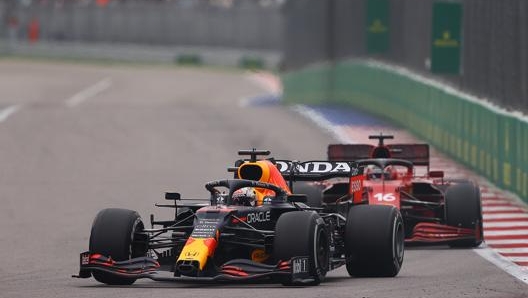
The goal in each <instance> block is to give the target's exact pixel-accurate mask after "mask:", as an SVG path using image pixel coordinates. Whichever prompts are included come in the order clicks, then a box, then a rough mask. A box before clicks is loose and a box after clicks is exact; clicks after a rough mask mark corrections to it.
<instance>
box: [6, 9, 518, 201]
mask: <svg viewBox="0 0 528 298" xmlns="http://www.w3.org/2000/svg"><path fill="white" fill-rule="evenodd" d="M0 24H1V27H0V34H1V35H0V36H1V46H0V51H1V53H2V54H3V55H6V56H9V55H11V56H39V57H42V56H43V57H58V58H64V57H67V58H76V59H77V58H81V59H84V58H88V59H113V60H130V61H151V62H152V61H154V62H161V63H171V64H172V63H176V64H195V65H202V64H205V65H223V66H230V67H233V66H234V67H242V68H250V69H266V70H269V71H272V72H275V74H278V75H280V76H281V77H282V84H283V86H284V94H283V98H284V101H285V102H289V103H310V104H346V105H349V106H352V107H355V108H359V109H363V110H366V111H368V112H371V113H374V114H376V115H379V116H381V117H383V118H387V119H389V120H392V121H393V122H395V123H396V124H399V125H402V126H403V127H406V128H408V129H409V130H410V131H411V132H413V133H415V134H417V135H418V136H420V137H422V138H424V139H425V140H427V141H429V142H431V143H433V144H434V145H436V146H437V147H439V148H440V149H441V150H443V151H444V152H447V153H448V154H449V155H450V156H452V157H454V158H455V159H457V160H458V161H460V162H462V163H464V164H466V165H468V166H470V167H471V168H472V169H474V170H477V171H478V172H479V173H480V174H483V175H485V176H486V177H488V178H490V179H491V180H492V181H493V182H495V183H497V184H499V185H501V186H503V187H505V188H508V189H511V190H513V191H515V192H516V193H518V194H521V195H524V196H526V195H528V154H527V153H525V152H528V141H524V140H527V139H528V128H527V124H526V121H525V120H524V118H522V117H519V114H520V113H521V114H522V113H526V112H527V111H528V105H527V103H528V2H527V1H525V0H502V1H491V0H490V1H483V0H458V1H433V0H326V1H321V0H1V1H0ZM439 84H440V85H439ZM458 91H461V92H463V95H461V94H459V93H457V92H458Z"/></svg>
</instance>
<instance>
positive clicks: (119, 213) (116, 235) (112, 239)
mask: <svg viewBox="0 0 528 298" xmlns="http://www.w3.org/2000/svg"><path fill="white" fill-rule="evenodd" d="M143 228H144V227H143V222H142V221H141V218H140V216H139V214H138V213H137V212H135V211H132V210H127V209H117V208H111V209H103V210H101V211H99V213H98V214H97V216H96V217H95V220H94V222H93V224H92V231H91V233H90V253H92V254H94V253H98V254H101V255H103V256H107V257H111V258H112V259H113V260H114V261H125V260H129V259H131V258H135V257H141V256H145V255H146V249H145V248H144V247H138V246H135V245H133V241H134V233H135V232H138V231H141V230H143ZM92 275H93V277H94V278H95V279H96V280H97V281H99V282H102V283H105V284H108V285H131V284H133V283H134V282H135V281H136V279H134V278H124V277H119V276H115V275H112V274H110V273H107V272H101V271H93V272H92Z"/></svg>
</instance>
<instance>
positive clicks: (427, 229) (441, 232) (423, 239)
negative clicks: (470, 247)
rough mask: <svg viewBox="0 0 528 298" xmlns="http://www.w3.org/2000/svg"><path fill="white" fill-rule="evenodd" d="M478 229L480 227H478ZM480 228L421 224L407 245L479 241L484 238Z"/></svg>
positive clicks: (407, 241)
mask: <svg viewBox="0 0 528 298" xmlns="http://www.w3.org/2000/svg"><path fill="white" fill-rule="evenodd" d="M477 227H478V225H477ZM481 235H482V231H480V230H479V229H478V228H476V229H468V228H459V227H453V226H448V225H443V224H437V223H428V222H421V223H418V224H416V226H414V229H413V231H412V235H411V237H409V238H407V239H405V242H406V243H445V242H450V241H454V240H463V239H477V240H479V239H480V238H481V237H482V236H481Z"/></svg>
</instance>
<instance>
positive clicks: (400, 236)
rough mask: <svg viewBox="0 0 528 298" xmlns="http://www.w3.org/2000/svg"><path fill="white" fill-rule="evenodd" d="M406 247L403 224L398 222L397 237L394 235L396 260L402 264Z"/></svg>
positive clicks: (396, 227)
mask: <svg viewBox="0 0 528 298" xmlns="http://www.w3.org/2000/svg"><path fill="white" fill-rule="evenodd" d="M404 246H405V232H404V230H403V224H402V223H401V221H398V220H397V222H396V226H395V235H394V259H395V260H396V261H397V262H398V263H401V261H402V260H403V254H404Z"/></svg>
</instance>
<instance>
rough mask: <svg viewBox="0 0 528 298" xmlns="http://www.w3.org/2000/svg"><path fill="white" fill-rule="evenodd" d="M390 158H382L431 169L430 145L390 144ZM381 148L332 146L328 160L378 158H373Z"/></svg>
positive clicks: (356, 145)
mask: <svg viewBox="0 0 528 298" xmlns="http://www.w3.org/2000/svg"><path fill="white" fill-rule="evenodd" d="M385 147H386V148H387V149H388V155H389V156H379V157H382V158H396V159H404V160H408V161H410V162H412V163H413V165H417V166H427V167H429V145H428V144H390V145H385ZM379 148H381V147H379V146H373V145H368V144H331V145H328V160H330V161H336V160H350V161H355V160H358V159H367V158H377V157H378V156H373V153H376V151H375V150H376V149H379Z"/></svg>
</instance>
